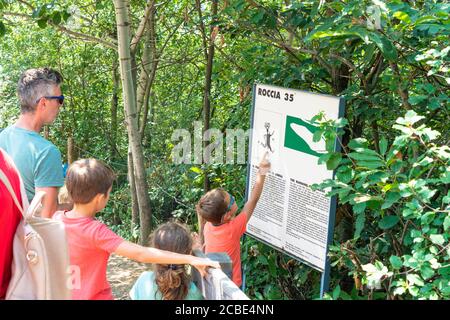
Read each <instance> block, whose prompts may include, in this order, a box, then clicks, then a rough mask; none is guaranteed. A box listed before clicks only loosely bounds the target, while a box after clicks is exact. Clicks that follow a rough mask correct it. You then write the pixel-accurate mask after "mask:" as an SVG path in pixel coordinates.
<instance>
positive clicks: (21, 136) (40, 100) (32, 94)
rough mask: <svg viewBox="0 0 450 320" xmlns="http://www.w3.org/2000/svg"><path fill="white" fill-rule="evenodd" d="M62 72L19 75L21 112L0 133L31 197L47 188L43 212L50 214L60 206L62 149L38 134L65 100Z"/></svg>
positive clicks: (45, 70)
mask: <svg viewBox="0 0 450 320" xmlns="http://www.w3.org/2000/svg"><path fill="white" fill-rule="evenodd" d="M61 82H62V76H61V74H60V73H59V72H58V71H55V70H51V69H48V68H39V69H29V70H27V71H25V72H24V73H23V74H22V75H21V76H20V79H19V82H18V88H17V94H18V98H19V101H20V108H21V114H20V116H19V119H18V120H17V121H16V123H15V124H13V125H11V126H9V127H8V128H6V129H4V130H3V131H2V132H1V133H0V148H3V149H4V150H5V151H6V152H7V153H8V154H9V155H10V156H11V158H12V159H13V161H14V163H15V165H16V166H17V169H18V170H19V172H20V175H21V177H22V180H23V182H24V184H25V190H26V192H27V197H28V200H29V201H31V200H32V199H33V197H34V194H35V193H36V192H38V191H45V192H46V194H47V195H46V196H45V198H44V200H43V203H42V211H41V216H42V217H45V218H50V217H51V216H52V215H53V213H55V211H56V210H57V209H58V201H57V196H58V188H59V187H61V186H62V185H63V184H64V177H63V170H62V161H61V153H60V152H59V150H58V149H57V148H56V146H55V145H53V144H52V143H51V142H49V141H47V140H46V139H44V138H43V137H41V136H40V135H39V132H40V131H41V128H42V127H43V126H44V125H46V124H51V123H52V122H53V121H54V120H55V119H56V117H57V116H58V113H59V109H60V108H61V106H62V104H63V102H64V96H63V95H62V93H61V88H60V84H61Z"/></svg>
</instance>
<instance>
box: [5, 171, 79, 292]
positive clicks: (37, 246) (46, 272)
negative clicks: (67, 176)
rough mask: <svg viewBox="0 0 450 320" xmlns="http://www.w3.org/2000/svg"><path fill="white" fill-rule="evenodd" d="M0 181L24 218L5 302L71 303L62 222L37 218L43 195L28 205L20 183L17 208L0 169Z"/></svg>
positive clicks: (19, 229)
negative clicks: (47, 301) (20, 201)
mask: <svg viewBox="0 0 450 320" xmlns="http://www.w3.org/2000/svg"><path fill="white" fill-rule="evenodd" d="M19 179H20V177H19ZM0 180H1V181H2V182H3V184H4V185H5V186H6V188H7V189H8V191H9V192H10V194H11V197H12V199H13V201H14V203H15V204H16V206H17V207H18V208H19V210H20V212H21V213H22V215H23V219H22V220H21V221H20V223H19V225H18V226H17V229H16V233H15V235H14V240H13V262H12V265H11V280H10V282H9V285H8V289H7V291H6V299H7V300H36V299H37V300H68V299H71V298H72V294H71V290H70V286H71V284H70V269H69V265H70V261H69V253H68V245H67V238H66V233H65V229H64V224H63V222H62V221H57V220H53V219H47V218H42V217H39V216H36V213H37V212H38V211H39V209H40V208H41V201H42V199H43V197H44V196H45V192H42V191H40V192H38V193H37V194H36V195H35V196H34V198H33V200H32V202H31V204H28V199H27V196H26V193H25V188H24V185H23V182H22V180H21V179H20V192H21V195H22V204H20V203H19V200H18V199H17V196H16V194H15V192H14V190H13V188H12V186H11V183H10V182H9V180H8V178H7V176H6V175H5V174H4V172H3V171H2V170H1V169H0Z"/></svg>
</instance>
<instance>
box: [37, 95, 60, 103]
mask: <svg viewBox="0 0 450 320" xmlns="http://www.w3.org/2000/svg"><path fill="white" fill-rule="evenodd" d="M42 98H45V99H49V100H51V99H56V100H58V102H59V104H63V103H64V96H63V95H60V96H43V97H41V98H39V99H38V100H37V101H36V103H38V102H39V100H41V99H42Z"/></svg>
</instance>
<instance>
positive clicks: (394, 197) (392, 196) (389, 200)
mask: <svg viewBox="0 0 450 320" xmlns="http://www.w3.org/2000/svg"><path fill="white" fill-rule="evenodd" d="M400 198H401V195H400V193H399V192H396V191H392V192H388V193H387V194H386V198H385V201H384V203H383V205H382V206H381V210H384V209H387V208H390V207H391V206H392V205H393V204H394V203H396V202H397V201H398V200H399V199H400Z"/></svg>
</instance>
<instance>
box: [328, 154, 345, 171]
mask: <svg viewBox="0 0 450 320" xmlns="http://www.w3.org/2000/svg"><path fill="white" fill-rule="evenodd" d="M341 159H342V154H341V153H339V152H335V153H333V154H332V155H331V156H330V158H329V159H328V161H327V169H328V170H334V169H336V168H337V166H338V165H339V163H340V162H341Z"/></svg>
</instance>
